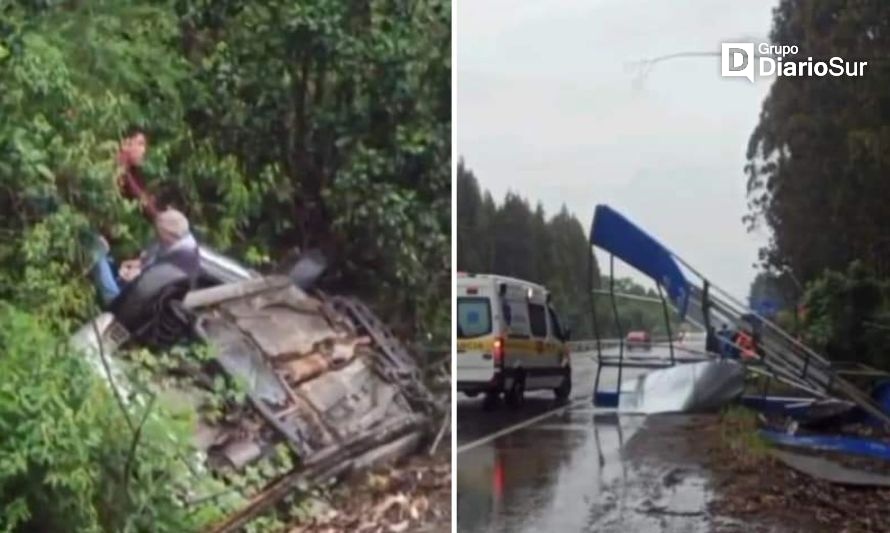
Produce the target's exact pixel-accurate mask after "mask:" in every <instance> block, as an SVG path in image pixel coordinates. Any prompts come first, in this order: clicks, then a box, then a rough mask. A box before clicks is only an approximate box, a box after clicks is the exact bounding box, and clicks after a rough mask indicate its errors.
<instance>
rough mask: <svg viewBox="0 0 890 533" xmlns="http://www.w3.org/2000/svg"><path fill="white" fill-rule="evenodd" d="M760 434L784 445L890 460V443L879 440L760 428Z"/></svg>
mask: <svg viewBox="0 0 890 533" xmlns="http://www.w3.org/2000/svg"><path fill="white" fill-rule="evenodd" d="M760 434H761V435H763V437H764V438H766V439H767V440H768V441H770V442H773V443H775V444H781V445H783V446H792V447H795V448H809V449H811V450H820V451H831V452H838V453H844V454H848V455H862V456H866V457H876V458H878V459H884V460H890V444H887V443H885V442H881V441H878V440H869V439H862V438H859V437H845V436H841V435H825V436H823V435H809V436H795V435H788V434H785V433H781V432H778V431H769V430H760Z"/></svg>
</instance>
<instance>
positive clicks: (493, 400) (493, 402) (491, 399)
mask: <svg viewBox="0 0 890 533" xmlns="http://www.w3.org/2000/svg"><path fill="white" fill-rule="evenodd" d="M500 399H501V393H500V392H498V391H488V392H486V393H485V398H484V399H483V400H482V410H483V411H493V410H494V409H495V408H497V406H498V402H499V401H500Z"/></svg>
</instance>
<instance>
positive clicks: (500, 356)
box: [491, 337, 504, 366]
mask: <svg viewBox="0 0 890 533" xmlns="http://www.w3.org/2000/svg"><path fill="white" fill-rule="evenodd" d="M491 355H492V356H493V357H494V364H495V366H501V365H502V364H504V338H503V337H498V338H496V339H495V340H494V346H492V349H491Z"/></svg>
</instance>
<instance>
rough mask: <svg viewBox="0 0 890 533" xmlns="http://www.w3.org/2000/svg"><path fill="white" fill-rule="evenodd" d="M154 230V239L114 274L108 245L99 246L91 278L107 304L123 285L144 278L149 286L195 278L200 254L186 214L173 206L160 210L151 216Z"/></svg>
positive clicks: (139, 281)
mask: <svg viewBox="0 0 890 533" xmlns="http://www.w3.org/2000/svg"><path fill="white" fill-rule="evenodd" d="M154 229H155V237H156V240H155V241H154V242H153V243H152V244H151V245H150V246H149V247H148V248H146V249H145V251H144V252H142V254H141V255H140V256H139V257H138V258H136V259H129V260H126V261H123V262H122V263H121V266H120V269H119V270H118V275H117V276H115V275H114V272H113V266H112V265H113V262H112V261H111V260H110V258H109V257H108V249H107V246H106V247H104V248H103V249H102V252H101V253H102V257H100V258H99V260H98V261H97V263H96V264H95V266H94V267H93V281H94V283H95V285H96V287H97V289H98V291H99V295H100V297H101V298H102V302H103V304H104V305H105V306H106V307H107V306H110V305H111V304H112V302H115V301H116V300H117V299H118V297H119V296H120V295H121V293H122V292H123V291H124V289H125V288H127V287H129V286H130V285H132V284H135V283H145V280H143V278H145V277H148V278H149V279H150V280H151V281H152V282H151V283H148V285H152V286H154V285H158V283H161V284H162V283H164V282H165V281H174V279H173V278H176V281H181V280H182V279H186V280H187V281H188V282H189V283H194V281H195V279H197V277H198V274H199V273H200V268H201V265H200V253H199V251H198V243H197V241H196V240H195V238H194V236H192V233H191V231H190V229H189V222H188V219H187V218H186V217H185V215H183V214H182V213H180V212H179V211H177V210H175V209H168V210H166V211H162V212H160V213H158V214H157V216H156V217H155V219H154ZM152 278H156V279H153V280H152ZM150 292H152V291H150Z"/></svg>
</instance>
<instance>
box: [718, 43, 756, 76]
mask: <svg viewBox="0 0 890 533" xmlns="http://www.w3.org/2000/svg"><path fill="white" fill-rule="evenodd" d="M720 75H721V76H723V77H726V78H748V81H750V82H751V83H754V43H722V44H721V49H720Z"/></svg>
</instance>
